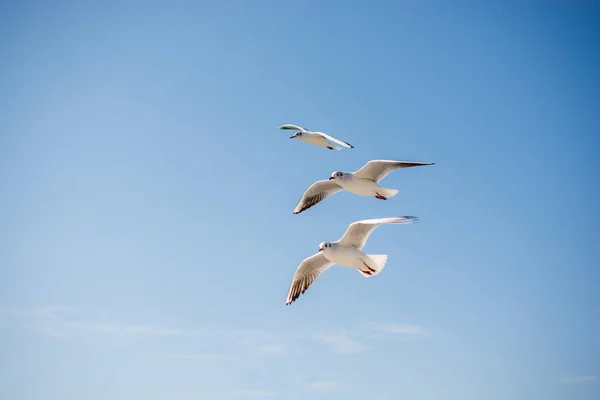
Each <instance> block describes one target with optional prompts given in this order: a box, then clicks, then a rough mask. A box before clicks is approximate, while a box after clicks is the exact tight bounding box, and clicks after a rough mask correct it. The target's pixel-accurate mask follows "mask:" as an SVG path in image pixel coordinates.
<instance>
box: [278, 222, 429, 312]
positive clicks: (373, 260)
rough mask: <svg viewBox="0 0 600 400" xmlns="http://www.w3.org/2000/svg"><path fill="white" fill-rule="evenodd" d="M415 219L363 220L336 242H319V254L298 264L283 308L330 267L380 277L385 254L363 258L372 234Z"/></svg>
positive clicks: (350, 227)
mask: <svg viewBox="0 0 600 400" xmlns="http://www.w3.org/2000/svg"><path fill="white" fill-rule="evenodd" d="M416 221H418V218H417V217H410V216H403V217H390V218H377V219H365V220H362V221H356V222H353V223H351V224H350V226H348V229H347V230H346V233H344V236H342V238H341V239H339V240H337V241H335V242H322V243H320V244H319V252H318V253H317V254H314V255H312V256H310V257H308V258H307V259H305V260H304V261H302V262H301V263H300V265H299V266H298V269H297V270H296V273H295V274H294V279H292V284H291V286H290V289H289V291H288V295H287V298H286V300H285V304H286V305H288V304H291V303H293V302H294V301H296V300H297V299H298V297H300V295H301V294H304V292H305V291H306V290H307V289H308V287H309V286H310V285H311V284H312V283H313V282H314V281H315V280H316V279H317V278H318V277H319V275H321V274H322V273H323V272H325V271H327V270H328V269H329V267H331V266H332V265H334V264H338V265H340V266H342V267H348V268H355V269H357V270H358V272H360V274H361V275H362V276H364V277H365V278H370V277H372V276H375V275H378V274H379V273H381V271H382V270H383V268H384V267H385V264H386V263H387V258H388V256H387V254H365V253H363V251H362V249H363V247H364V246H365V244H366V243H367V239H368V238H369V236H370V235H371V233H373V231H374V230H375V229H376V228H377V227H378V226H379V225H383V224H411V223H413V222H416Z"/></svg>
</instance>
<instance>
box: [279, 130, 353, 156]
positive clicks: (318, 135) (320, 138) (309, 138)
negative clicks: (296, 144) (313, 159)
mask: <svg viewBox="0 0 600 400" xmlns="http://www.w3.org/2000/svg"><path fill="white" fill-rule="evenodd" d="M278 128H279V129H286V130H292V131H298V132H296V133H294V134H293V135H292V136H290V139H298V140H301V141H303V142H306V143H310V144H314V145H315V146H319V147H327V148H328V149H329V150H341V149H342V148H341V147H339V146H335V145H333V144H331V143H329V142H328V140H329V141H330V142H333V143H337V144H339V145H340V146H343V147H347V148H349V149H353V148H354V146H352V145H351V144H350V143H347V142H344V141H343V140H340V139H338V138H336V137H333V136H331V135H328V134H326V133H323V132H312V131H310V130H308V129H305V128H303V127H301V126H298V125H292V124H285V125H281V126H279V127H278Z"/></svg>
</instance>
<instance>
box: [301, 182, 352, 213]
mask: <svg viewBox="0 0 600 400" xmlns="http://www.w3.org/2000/svg"><path fill="white" fill-rule="evenodd" d="M342 190H343V189H342V187H341V186H340V185H338V184H337V183H336V182H335V181H333V180H327V181H316V182H315V183H313V184H312V185H310V187H309V188H308V189H306V192H304V194H303V195H302V197H301V198H300V200H299V201H298V204H296V208H294V214H300V213H301V212H302V211H304V210H306V209H308V208H311V207H312V206H314V205H315V204H317V203H318V202H320V201H321V200H323V199H324V198H325V197H327V196H331V195H332V194H336V193H337V192H341V191H342Z"/></svg>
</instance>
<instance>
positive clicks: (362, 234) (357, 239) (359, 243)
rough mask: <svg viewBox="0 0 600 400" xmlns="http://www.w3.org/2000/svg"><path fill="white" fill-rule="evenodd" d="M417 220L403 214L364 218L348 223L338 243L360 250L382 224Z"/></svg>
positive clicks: (407, 222) (409, 222) (410, 222)
mask: <svg viewBox="0 0 600 400" xmlns="http://www.w3.org/2000/svg"><path fill="white" fill-rule="evenodd" d="M417 220H418V218H417V217H410V216H403V217H390V218H377V219H364V220H362V221H356V222H353V223H351V224H350V226H349V227H348V229H347V230H346V233H344V236H342V238H341V239H340V240H339V241H338V243H340V244H342V245H344V246H352V247H355V248H357V249H358V250H362V248H363V247H364V246H365V243H367V239H369V236H370V235H371V233H373V231H374V230H375V229H376V228H377V227H378V226H379V225H383V224H412V223H413V222H416V221H417Z"/></svg>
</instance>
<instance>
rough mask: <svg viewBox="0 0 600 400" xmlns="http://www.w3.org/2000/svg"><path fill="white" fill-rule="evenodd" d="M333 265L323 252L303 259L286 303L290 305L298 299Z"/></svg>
mask: <svg viewBox="0 0 600 400" xmlns="http://www.w3.org/2000/svg"><path fill="white" fill-rule="evenodd" d="M332 265H333V263H332V262H331V261H329V260H328V259H327V258H325V256H324V255H323V253H317V254H314V255H312V256H310V257H308V258H307V259H305V260H304V261H302V262H301V263H300V265H299V266H298V269H297V270H296V273H295V274H294V279H292V284H291V286H290V290H289V291H288V295H287V298H286V300H285V304H286V305H288V304H291V303H293V302H294V301H296V299H298V297H300V295H301V294H304V292H306V289H308V287H309V286H310V285H312V283H313V282H314V281H315V280H316V279H317V278H318V277H319V275H321V274H322V273H323V272H325V271H327V269H329V267H331V266H332Z"/></svg>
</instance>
